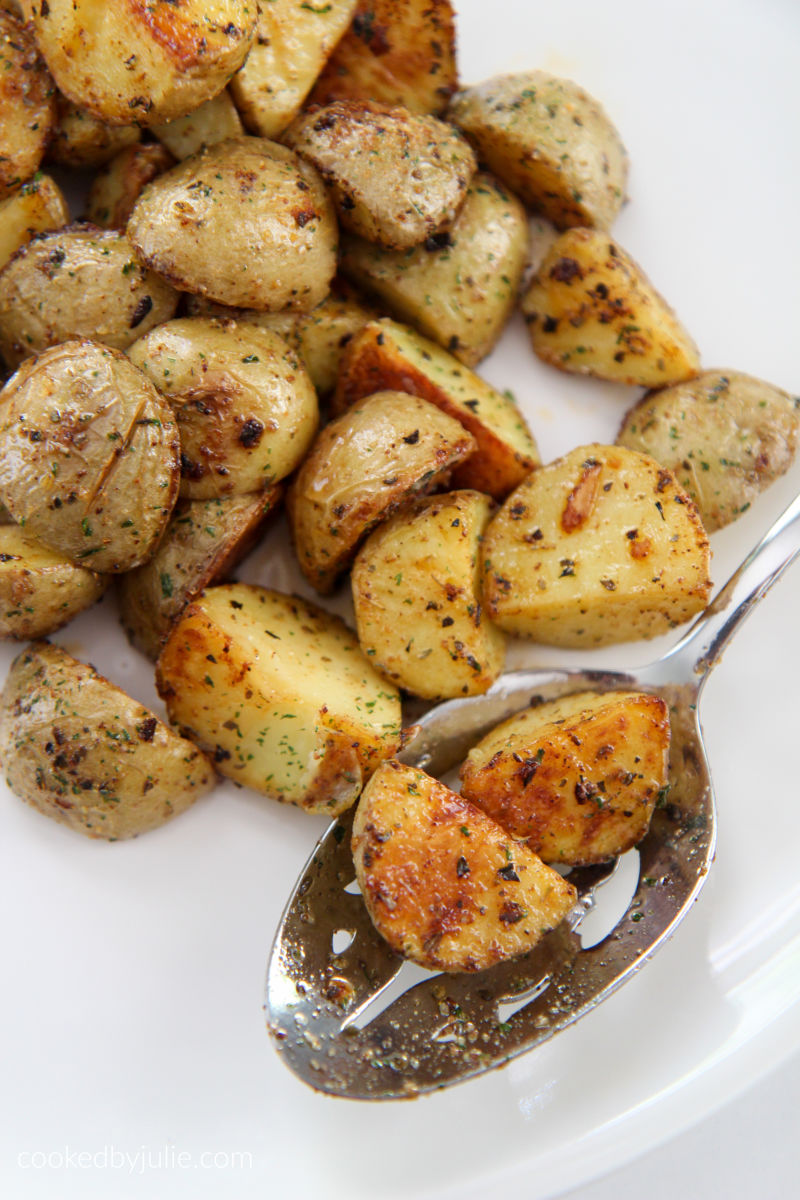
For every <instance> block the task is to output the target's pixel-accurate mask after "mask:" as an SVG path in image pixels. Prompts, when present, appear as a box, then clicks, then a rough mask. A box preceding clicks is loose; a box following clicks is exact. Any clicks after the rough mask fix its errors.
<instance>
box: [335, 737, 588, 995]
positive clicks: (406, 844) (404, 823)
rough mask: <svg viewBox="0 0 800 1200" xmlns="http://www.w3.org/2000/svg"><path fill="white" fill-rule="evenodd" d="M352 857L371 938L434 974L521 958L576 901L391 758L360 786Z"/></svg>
mask: <svg viewBox="0 0 800 1200" xmlns="http://www.w3.org/2000/svg"><path fill="white" fill-rule="evenodd" d="M353 860H354V862H355V868H356V879H357V880H358V883H359V886H360V888H361V893H362V895H363V897H364V903H365V904H366V906H367V910H368V912H369V915H370V917H371V918H372V921H373V923H374V925H375V927H376V929H377V930H378V932H379V933H380V934H381V936H382V937H384V938H385V939H386V941H387V942H388V943H389V945H390V946H391V947H392V949H393V950H395V951H396V952H397V953H398V954H402V955H403V956H404V957H405V958H410V959H411V960H412V961H413V962H416V963H419V964H420V966H423V967H428V968H429V969H430V970H434V971H448V972H453V973H455V972H460V971H482V970H485V969H486V968H487V967H491V966H494V965H495V964H496V963H499V962H502V961H503V960H504V959H509V958H516V957H517V956H519V955H521V954H525V953H527V951H528V950H531V949H533V947H534V946H535V945H536V944H537V943H538V942H540V941H541V939H542V937H543V936H544V935H545V934H546V933H548V932H549V931H550V930H551V929H554V928H555V926H556V925H558V924H560V922H561V921H562V920H563V919H564V918H565V917H566V916H567V915H568V913H569V912H570V910H571V909H572V907H573V905H574V904H575V900H576V892H575V889H574V888H573V887H572V885H571V884H570V883H568V882H567V881H566V880H565V879H562V877H561V876H560V875H559V874H558V872H557V871H554V870H553V869H552V867H547V866H545V864H544V863H543V862H542V861H541V859H540V858H538V857H537V856H536V855H535V854H534V853H533V852H532V851H531V850H529V849H528V847H527V846H526V845H525V844H524V843H522V842H515V841H513V840H512V839H511V838H510V837H509V836H508V834H507V833H506V832H505V830H503V829H501V828H500V826H499V825H497V824H496V823H495V822H494V821H492V820H491V819H490V818H489V817H487V816H486V814H485V813H483V812H481V810H480V809H479V808H476V806H475V805H474V804H471V803H470V801H469V800H465V799H464V798H463V797H462V796H459V795H458V794H457V793H456V792H452V791H451V790H450V789H449V788H448V787H445V785H444V784H443V783H439V782H438V781H437V780H436V779H432V778H431V776H430V775H426V774H425V772H424V771H420V770H418V769H416V768H415V767H409V766H405V765H404V764H402V763H399V762H397V761H396V760H391V761H389V762H387V763H384V764H383V765H382V766H381V767H379V768H378V770H377V771H376V772H375V774H374V775H373V777H372V779H371V780H370V782H369V783H368V784H367V786H366V788H365V789H364V792H363V795H362V796H361V799H360V801H359V805H358V809H357V811H356V817H355V821H354V823H353Z"/></svg>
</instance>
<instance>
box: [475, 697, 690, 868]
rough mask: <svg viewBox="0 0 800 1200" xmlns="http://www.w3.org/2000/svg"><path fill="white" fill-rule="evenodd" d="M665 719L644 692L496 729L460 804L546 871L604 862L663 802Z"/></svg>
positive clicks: (564, 706) (571, 700)
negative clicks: (547, 866)
mask: <svg viewBox="0 0 800 1200" xmlns="http://www.w3.org/2000/svg"><path fill="white" fill-rule="evenodd" d="M669 740H670V727H669V712H668V710H667V705H666V703H665V702H664V700H662V699H661V697H660V696H651V695H646V694H645V693H643V692H578V693H574V694H572V695H568V696H564V697H562V698H561V699H560V700H550V701H547V702H545V703H543V704H538V705H534V706H533V707H532V708H526V709H525V710H524V711H523V712H521V713H517V715H516V716H514V717H511V718H509V720H507V721H503V723H502V724H501V725H498V726H496V728H494V729H493V730H492V731H491V732H490V733H488V734H487V735H486V737H484V738H482V739H481V741H480V742H479V743H478V745H477V746H474V747H473V748H472V749H471V750H470V752H469V754H468V755H467V759H466V762H465V763H464V764H463V765H462V767H461V770H460V772H459V775H460V777H461V795H462V796H464V797H465V798H466V799H467V800H471V801H472V803H473V804H477V806H478V808H481V809H483V811H484V812H485V813H487V814H488V816H490V817H492V819H493V820H495V821H497V823H498V825H502V827H503V829H505V830H506V832H507V833H509V834H510V835H511V836H512V837H514V838H520V839H523V840H524V841H525V844H526V845H527V846H528V848H529V849H531V850H533V851H535V853H536V854H538V855H539V856H540V857H541V858H542V859H543V861H544V862H547V863H552V862H557V863H566V864H569V865H571V866H587V865H589V864H591V863H598V862H607V861H608V860H609V859H612V858H615V857H616V856H617V855H618V854H624V852H625V851H626V850H630V848H631V846H635V845H636V844H637V842H640V841H641V840H642V838H643V837H644V835H645V834H646V833H647V830H648V828H649V826H650V818H651V817H652V815H653V809H654V808H655V804H656V800H657V799H658V797H659V795H661V796H663V795H665V794H666V791H665V789H666V788H667V784H668V768H669Z"/></svg>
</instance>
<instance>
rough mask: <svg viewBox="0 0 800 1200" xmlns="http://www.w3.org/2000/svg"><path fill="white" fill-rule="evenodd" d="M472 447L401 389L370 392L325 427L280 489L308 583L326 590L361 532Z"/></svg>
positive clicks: (426, 487)
mask: <svg viewBox="0 0 800 1200" xmlns="http://www.w3.org/2000/svg"><path fill="white" fill-rule="evenodd" d="M474 449H475V441H474V439H473V438H472V437H471V436H470V434H469V433H467V431H466V429H465V428H464V426H463V425H461V424H460V422H458V421H456V420H454V419H453V418H452V417H449V416H447V415H446V414H445V413H443V412H441V411H440V410H439V409H438V408H436V407H435V406H434V405H432V404H429V403H428V401H427V400H420V399H419V398H418V397H416V396H409V395H407V394H406V393H404V392H377V393H376V394H375V395H373V396H368V397H367V398H366V399H364V400H362V401H360V402H359V403H358V404H355V405H354V406H353V407H352V408H350V409H348V411H347V412H345V413H343V414H342V416H340V417H339V418H338V419H337V420H335V421H331V423H330V424H329V425H326V426H325V427H324V428H323V429H322V430H321V432H320V433H319V435H318V437H317V440H316V441H315V443H314V445H313V446H312V447H311V450H310V452H309V454H308V457H307V458H306V459H305V461H304V462H303V464H302V466H301V467H300V470H299V471H298V473H297V475H296V477H295V479H294V480H293V482H292V485H291V487H290V489H289V495H288V505H287V506H288V512H289V523H290V527H291V531H292V538H293V541H294V548H295V552H296V554H297V559H298V562H299V564H300V567H301V569H302V571H303V574H304V575H305V576H306V578H307V579H308V581H309V583H311V584H312V585H313V587H315V588H316V589H317V591H319V592H323V593H325V592H330V591H332V590H333V587H334V585H335V583H336V580H337V578H338V576H339V575H340V574H341V573H342V571H344V570H345V568H346V567H348V566H349V565H350V563H351V562H352V560H353V557H354V556H355V553H356V550H357V548H358V546H359V543H360V542H361V541H363V539H364V538H365V537H366V535H367V533H369V531H370V530H371V529H372V528H373V527H374V526H375V525H377V524H378V523H379V522H380V521H384V520H386V518H387V517H389V516H390V515H391V514H392V513H393V512H395V511H396V510H397V509H398V508H401V507H402V506H403V505H404V504H408V503H409V502H410V501H411V499H412V498H413V497H414V496H416V495H418V494H419V493H420V492H428V491H432V490H433V489H434V488H436V487H441V486H442V484H443V483H445V482H446V481H447V479H448V478H449V476H450V473H451V472H452V470H453V468H454V467H455V466H456V465H457V464H458V463H459V462H462V461H463V460H464V459H465V458H466V457H467V456H468V455H470V454H472V452H473V451H474Z"/></svg>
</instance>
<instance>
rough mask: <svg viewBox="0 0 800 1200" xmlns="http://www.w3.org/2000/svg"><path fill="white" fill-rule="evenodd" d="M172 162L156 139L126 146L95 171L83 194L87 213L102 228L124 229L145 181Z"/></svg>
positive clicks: (166, 168) (167, 168) (171, 164)
mask: <svg viewBox="0 0 800 1200" xmlns="http://www.w3.org/2000/svg"><path fill="white" fill-rule="evenodd" d="M174 166H175V159H174V158H173V157H172V155H171V154H170V152H169V150H167V148H166V146H162V145H161V144H160V143H159V142H147V143H140V144H138V145H135V146H127V147H126V148H125V149H124V150H120V152H119V154H115V155H114V157H113V158H112V159H111V161H110V162H109V163H106V165H105V166H104V167H103V169H102V170H101V171H98V172H97V174H96V175H95V177H94V179H93V180H92V186H91V187H90V188H89V194H88V196H87V197H86V216H87V217H88V219H89V220H90V221H92V222H93V223H94V224H95V225H99V226H100V228H101V229H124V228H125V226H126V225H127V224H128V218H129V217H130V215H131V213H132V212H133V207H134V205H135V204H136V201H137V200H138V199H139V197H140V196H141V194H142V192H143V191H144V189H145V188H146V187H147V185H148V183H151V182H152V181H153V180H154V179H155V178H156V177H157V176H158V175H163V174H164V172H165V171H168V170H169V169H170V167H174Z"/></svg>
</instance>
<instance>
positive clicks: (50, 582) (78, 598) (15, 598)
mask: <svg viewBox="0 0 800 1200" xmlns="http://www.w3.org/2000/svg"><path fill="white" fill-rule="evenodd" d="M108 583H109V577H108V576H107V575H105V576H103V575H98V574H97V573H96V572H95V571H90V570H89V568H88V567H82V566H78V564H77V563H74V562H72V560H71V559H69V558H67V557H66V556H65V555H63V554H58V553H56V552H55V551H53V550H51V549H50V548H49V547H48V546H45V545H43V543H42V542H39V541H37V540H36V538H32V537H31V536H30V535H29V534H27V533H26V532H25V531H24V530H23V529H20V527H19V526H18V525H0V638H24V639H27V638H40V637H47V635H48V634H51V633H55V631H56V630H57V629H60V628H61V626H62V625H66V623H67V621H71V620H72V618H73V617H75V616H77V615H78V613H79V612H83V610H84V609H85V608H88V607H89V605H90V604H94V602H95V601H96V600H99V599H100V597H101V596H102V594H103V592H104V591H105V590H106V588H107V586H108Z"/></svg>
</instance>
